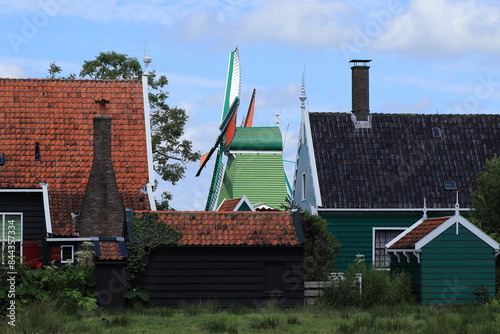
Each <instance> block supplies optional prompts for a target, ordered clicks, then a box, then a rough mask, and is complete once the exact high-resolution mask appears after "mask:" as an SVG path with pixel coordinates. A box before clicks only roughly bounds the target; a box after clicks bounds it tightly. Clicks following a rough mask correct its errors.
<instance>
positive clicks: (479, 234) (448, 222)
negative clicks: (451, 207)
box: [415, 215, 500, 251]
mask: <svg viewBox="0 0 500 334" xmlns="http://www.w3.org/2000/svg"><path fill="white" fill-rule="evenodd" d="M455 223H458V224H460V225H462V226H463V227H465V228H466V229H467V230H469V231H470V232H471V233H472V234H474V235H475V236H477V237H478V238H479V239H481V240H482V241H484V242H485V243H486V244H488V245H489V246H490V247H491V248H493V249H494V250H496V251H498V250H499V249H500V245H499V244H498V242H496V241H495V240H493V239H492V238H491V237H490V236H488V235H487V234H486V233H484V232H483V231H481V230H480V229H479V228H478V227H476V226H475V225H474V224H472V223H471V222H470V221H468V220H467V219H465V218H464V217H462V216H460V215H455V216H452V217H450V218H449V219H448V220H446V221H445V222H444V223H442V224H441V225H439V226H438V227H437V228H435V229H434V230H433V231H432V232H431V233H429V234H427V235H426V236H425V237H423V238H422V239H420V240H419V241H418V242H417V243H416V244H415V249H416V250H420V249H422V248H423V247H424V246H425V245H427V244H428V243H429V242H431V241H432V240H434V238H436V237H437V236H438V235H440V234H441V233H443V232H444V231H445V230H447V229H448V228H449V227H450V226H452V225H453V224H455Z"/></svg>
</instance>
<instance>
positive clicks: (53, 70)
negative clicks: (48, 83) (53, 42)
mask: <svg viewBox="0 0 500 334" xmlns="http://www.w3.org/2000/svg"><path fill="white" fill-rule="evenodd" d="M61 71H62V69H61V66H57V65H56V62H55V61H53V62H52V63H50V64H49V69H48V72H49V76H48V77H47V79H55V78H56V74H58V73H61Z"/></svg>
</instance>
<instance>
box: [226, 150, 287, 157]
mask: <svg viewBox="0 0 500 334" xmlns="http://www.w3.org/2000/svg"><path fill="white" fill-rule="evenodd" d="M229 153H230V154H247V153H248V154H274V155H276V154H279V155H281V156H283V152H282V151H233V150H230V151H229Z"/></svg>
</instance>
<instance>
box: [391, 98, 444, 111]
mask: <svg viewBox="0 0 500 334" xmlns="http://www.w3.org/2000/svg"><path fill="white" fill-rule="evenodd" d="M433 108H434V100H433V99H432V98H430V97H423V98H421V99H418V100H417V101H415V102H412V103H408V104H401V103H399V102H390V103H387V104H385V105H384V108H383V110H384V112H390V113H404V114H428V113H433V112H436V110H435V109H434V110H433Z"/></svg>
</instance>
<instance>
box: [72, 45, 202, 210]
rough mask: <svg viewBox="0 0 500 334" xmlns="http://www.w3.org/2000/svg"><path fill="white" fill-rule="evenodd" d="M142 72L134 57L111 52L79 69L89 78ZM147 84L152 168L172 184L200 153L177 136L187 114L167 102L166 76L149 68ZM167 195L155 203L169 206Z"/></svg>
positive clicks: (124, 76)
mask: <svg viewBox="0 0 500 334" xmlns="http://www.w3.org/2000/svg"><path fill="white" fill-rule="evenodd" d="M142 74H143V71H142V67H141V64H140V63H139V61H138V60H137V58H133V57H128V55H126V54H120V53H116V52H114V51H108V52H101V53H99V55H98V56H97V57H96V59H94V60H89V61H85V62H84V64H83V66H82V70H81V71H80V77H81V78H86V77H89V78H92V79H141V77H142ZM148 84H149V87H150V92H149V94H148V97H149V103H150V110H151V132H152V135H151V137H152V148H153V160H154V169H155V171H156V172H157V173H158V174H159V175H160V176H161V178H162V179H163V180H164V181H167V182H170V183H172V184H175V183H176V182H177V181H179V180H180V179H182V178H183V177H184V173H185V171H186V164H187V163H189V162H194V161H197V160H198V159H199V158H200V152H194V151H193V148H192V143H191V141H189V140H185V139H184V140H183V139H181V137H182V135H183V134H184V127H185V125H186V122H187V119H188V116H187V114H186V111H185V110H184V109H180V108H177V107H174V108H171V107H170V106H169V105H168V104H167V99H168V92H167V91H165V87H166V86H167V85H168V80H167V77H166V76H164V75H161V76H158V77H157V75H156V73H155V71H151V72H150V73H149V79H148ZM171 198H172V195H171V194H170V193H168V192H165V193H163V195H162V200H163V201H162V202H161V203H158V205H159V206H161V207H162V208H169V204H168V201H169V200H170V199H171Z"/></svg>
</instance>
